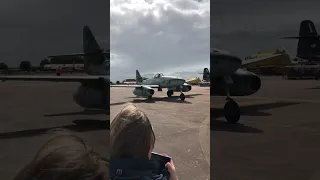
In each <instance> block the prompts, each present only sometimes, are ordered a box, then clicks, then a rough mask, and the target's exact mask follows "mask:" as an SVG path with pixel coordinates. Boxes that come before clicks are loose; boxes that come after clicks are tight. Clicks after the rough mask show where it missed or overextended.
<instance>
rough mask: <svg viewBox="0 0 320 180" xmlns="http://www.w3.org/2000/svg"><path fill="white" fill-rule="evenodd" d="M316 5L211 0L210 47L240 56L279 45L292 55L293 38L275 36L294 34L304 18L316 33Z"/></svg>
mask: <svg viewBox="0 0 320 180" xmlns="http://www.w3.org/2000/svg"><path fill="white" fill-rule="evenodd" d="M319 7H320V2H317V1H315V0H306V1H297V0H294V1H288V0H278V1H275V0H264V1H253V0H251V1H249V0H213V1H212V2H211V19H210V21H211V22H210V24H211V46H212V47H217V48H220V49H225V50H227V51H229V52H230V53H233V54H235V55H238V56H239V57H241V58H244V57H245V56H247V55H252V54H254V53H256V52H258V51H272V50H275V49H276V48H281V47H284V48H285V49H286V50H287V51H289V53H290V54H291V55H296V48H297V41H296V40H283V39H278V37H282V36H297V35H298V34H299V26H300V22H301V21H302V20H307V19H310V20H312V21H313V22H314V23H315V26H316V28H317V30H318V33H319V26H320V16H319Z"/></svg>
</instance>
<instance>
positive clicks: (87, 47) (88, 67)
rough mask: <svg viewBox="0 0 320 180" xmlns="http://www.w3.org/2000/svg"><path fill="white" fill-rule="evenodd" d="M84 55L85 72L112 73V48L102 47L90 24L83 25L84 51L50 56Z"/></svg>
mask: <svg viewBox="0 0 320 180" xmlns="http://www.w3.org/2000/svg"><path fill="white" fill-rule="evenodd" d="M74 56H76V57H79V56H81V57H83V59H84V72H85V73H87V74H89V75H108V74H110V49H109V50H107V51H104V50H103V49H100V46H99V45H98V43H97V41H96V39H95V37H94V36H93V34H92V32H91V30H90V28H89V27H88V26H84V27H83V53H75V54H64V55H55V56H48V57H50V58H56V57H62V58H63V57H74Z"/></svg>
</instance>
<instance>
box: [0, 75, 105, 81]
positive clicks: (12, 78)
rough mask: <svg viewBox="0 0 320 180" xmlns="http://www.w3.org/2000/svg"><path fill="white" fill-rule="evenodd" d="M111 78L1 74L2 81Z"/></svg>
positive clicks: (102, 78) (101, 78)
mask: <svg viewBox="0 0 320 180" xmlns="http://www.w3.org/2000/svg"><path fill="white" fill-rule="evenodd" d="M106 79H108V80H109V76H0V80H2V81H10V80H11V81H53V82H82V81H88V80H99V81H100V80H106Z"/></svg>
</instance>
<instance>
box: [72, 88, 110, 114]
mask: <svg viewBox="0 0 320 180" xmlns="http://www.w3.org/2000/svg"><path fill="white" fill-rule="evenodd" d="M104 93H107V92H104V91H103V90H102V89H98V88H91V87H88V86H84V85H81V86H80V87H79V88H78V89H77V91H76V92H75V93H74V94H73V99H74V101H75V102H76V103H77V104H78V105H79V106H81V107H84V108H97V109H107V108H108V107H107V105H106V98H108V97H107V96H106V94H104ZM108 96H109V95H108ZM108 106H109V104H108Z"/></svg>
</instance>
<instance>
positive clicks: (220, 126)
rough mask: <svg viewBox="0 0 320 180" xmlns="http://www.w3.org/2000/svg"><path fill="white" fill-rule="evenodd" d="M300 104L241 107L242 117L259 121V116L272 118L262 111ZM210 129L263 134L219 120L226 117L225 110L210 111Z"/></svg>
mask: <svg viewBox="0 0 320 180" xmlns="http://www.w3.org/2000/svg"><path fill="white" fill-rule="evenodd" d="M297 104H300V103H298V102H275V103H268V104H258V105H256V104H255V105H249V106H242V107H241V116H243V115H244V116H256V117H257V121H258V120H259V119H258V118H259V116H271V115H272V114H271V113H268V112H262V110H268V109H276V108H280V107H285V106H291V105H297ZM210 116H211V120H210V129H211V130H213V131H228V132H237V133H263V131H262V130H260V129H257V128H254V127H249V126H246V125H244V124H241V123H237V124H229V123H228V122H226V121H225V120H218V118H220V117H224V113H223V109H221V108H211V109H210Z"/></svg>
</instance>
